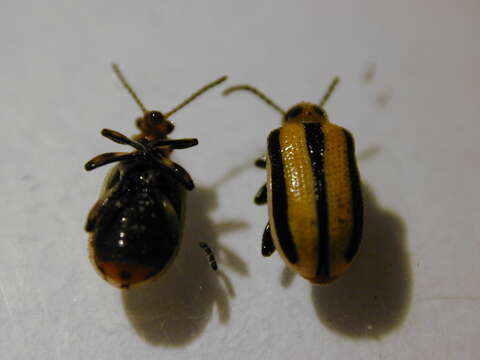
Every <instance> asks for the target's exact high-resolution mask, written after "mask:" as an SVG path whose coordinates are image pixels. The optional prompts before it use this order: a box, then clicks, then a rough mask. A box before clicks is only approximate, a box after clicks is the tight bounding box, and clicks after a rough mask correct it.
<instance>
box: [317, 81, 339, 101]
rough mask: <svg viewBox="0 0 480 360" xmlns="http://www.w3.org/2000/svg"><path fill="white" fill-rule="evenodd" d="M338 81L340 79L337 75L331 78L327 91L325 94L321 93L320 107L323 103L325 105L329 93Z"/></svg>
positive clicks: (330, 93)
mask: <svg viewBox="0 0 480 360" xmlns="http://www.w3.org/2000/svg"><path fill="white" fill-rule="evenodd" d="M339 81H340V79H339V78H338V76H335V77H334V78H333V80H332V82H331V83H330V86H329V87H328V89H327V92H326V93H325V95H323V99H322V101H320V107H321V108H323V105H325V103H326V102H327V100H328V99H329V98H330V95H332V93H333V90H335V88H336V87H337V85H338V82H339Z"/></svg>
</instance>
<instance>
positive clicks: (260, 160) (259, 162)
mask: <svg viewBox="0 0 480 360" xmlns="http://www.w3.org/2000/svg"><path fill="white" fill-rule="evenodd" d="M255 166H256V167H259V168H261V169H265V168H266V167H267V156H266V155H263V156H261V157H259V158H258V159H257V160H255Z"/></svg>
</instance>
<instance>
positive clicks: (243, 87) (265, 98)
mask: <svg viewBox="0 0 480 360" xmlns="http://www.w3.org/2000/svg"><path fill="white" fill-rule="evenodd" d="M238 90H246V91H250V92H252V93H254V94H255V95H257V96H258V97H259V98H260V99H262V100H263V101H265V102H266V103H267V104H268V105H270V106H271V107H273V108H274V109H275V110H277V111H278V112H279V113H280V114H282V115H285V111H284V110H283V109H282V108H281V107H280V106H278V105H277V104H275V103H274V102H273V100H272V99H270V98H269V97H268V96H267V95H265V94H264V93H262V92H261V91H260V90H258V89H256V88H254V87H253V86H250V85H235V86H231V87H229V88H228V89H226V90H225V91H224V92H223V96H227V95H230V94H231V93H232V92H234V91H238Z"/></svg>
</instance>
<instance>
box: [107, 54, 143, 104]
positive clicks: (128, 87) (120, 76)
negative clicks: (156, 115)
mask: <svg viewBox="0 0 480 360" xmlns="http://www.w3.org/2000/svg"><path fill="white" fill-rule="evenodd" d="M112 68H113V71H114V72H115V74H116V75H117V77H118V79H119V80H120V82H121V83H122V85H123V87H124V88H125V89H127V91H128V92H129V93H130V95H132V97H133V100H135V102H136V103H137V104H138V106H140V109H142V111H143V113H144V114H146V113H147V108H146V107H145V106H144V105H143V104H142V102H141V101H140V99H139V98H138V96H137V94H136V93H135V91H133V89H132V87H131V86H130V84H129V83H128V81H127V79H125V76H123V74H122V72H121V71H120V68H119V67H118V65H117V64H115V63H112Z"/></svg>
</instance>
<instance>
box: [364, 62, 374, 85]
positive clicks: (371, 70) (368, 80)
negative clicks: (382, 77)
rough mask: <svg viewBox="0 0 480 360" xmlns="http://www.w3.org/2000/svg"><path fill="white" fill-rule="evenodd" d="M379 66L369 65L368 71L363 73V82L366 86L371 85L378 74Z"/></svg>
mask: <svg viewBox="0 0 480 360" xmlns="http://www.w3.org/2000/svg"><path fill="white" fill-rule="evenodd" d="M376 68H377V66H376V65H375V64H374V63H370V64H368V65H367V69H366V70H365V72H364V73H363V82H365V83H366V84H368V83H371V82H372V80H373V78H374V76H375V72H376Z"/></svg>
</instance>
